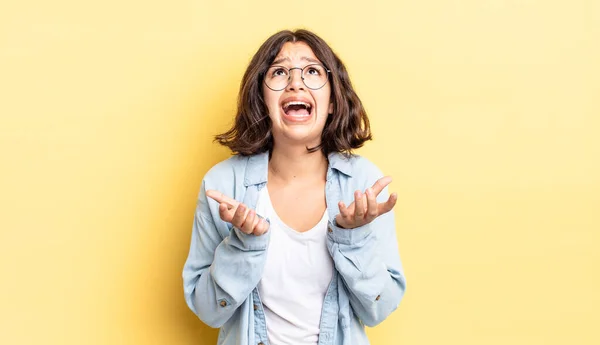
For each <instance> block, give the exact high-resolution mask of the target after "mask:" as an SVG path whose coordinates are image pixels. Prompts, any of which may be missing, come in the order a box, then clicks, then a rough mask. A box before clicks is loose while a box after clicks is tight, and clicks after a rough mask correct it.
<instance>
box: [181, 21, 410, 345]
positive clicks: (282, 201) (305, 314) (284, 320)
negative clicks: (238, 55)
mask: <svg viewBox="0 0 600 345" xmlns="http://www.w3.org/2000/svg"><path fill="white" fill-rule="evenodd" d="M216 139H217V141H218V142H219V143H221V144H223V145H226V146H227V147H229V148H230V149H231V151H232V152H233V153H234V156H232V157H231V158H229V159H227V160H225V161H223V162H220V163H219V164H217V165H215V166H214V167H213V168H212V169H210V171H209V172H208V173H207V174H206V176H205V177H204V180H203V181H202V187H201V190H200V194H199V197H198V204H197V208H196V213H195V219H194V225H193V232H192V240H191V246H190V252H189V256H188V259H187V261H186V263H185V266H184V269H183V281H184V293H185V299H186V301H187V304H188V306H189V307H190V309H191V310H192V311H193V312H194V313H195V314H196V315H198V317H199V318H200V319H201V320H202V321H203V322H204V323H206V324H207V325H209V326H211V327H220V332H219V338H218V344H219V345H221V344H227V345H234V344H236V345H237V344H243V345H266V344H270V345H283V344H293V345H303V344H311V345H316V344H320V345H328V344H345V345H349V344H352V345H362V344H369V341H368V339H367V336H366V333H365V330H364V326H365V325H366V326H374V325H376V324H378V323H380V322H381V321H383V320H384V319H385V318H386V317H387V316H388V315H389V314H390V313H391V312H392V311H394V310H395V309H396V308H397V307H398V304H399V303H400V300H401V299H402V296H403V295H404V291H405V288H406V281H405V278H404V273H403V269H402V264H401V262H400V256H399V253H398V247H397V241H396V230H395V225H394V214H393V211H392V208H393V207H394V205H395V203H396V199H397V197H396V194H392V195H391V196H390V197H389V198H388V193H387V188H386V186H387V185H388V184H389V183H390V182H391V178H390V177H383V175H382V173H381V172H380V171H379V169H378V168H377V167H376V166H375V165H373V164H372V163H371V162H369V161H368V160H367V159H365V158H363V157H360V156H358V155H354V154H352V153H351V150H353V149H356V148H358V147H361V146H362V145H363V143H364V142H365V141H367V140H370V139H371V134H370V128H369V121H368V119H367V115H366V113H365V110H364V109H363V106H362V104H361V102H360V99H359V98H358V96H357V95H356V93H355V92H354V90H353V88H352V85H351V83H350V79H349V77H348V73H347V71H346V68H345V67H344V65H343V63H342V61H341V60H340V59H339V58H338V57H337V56H336V55H335V54H334V52H333V51H332V50H331V48H330V47H329V46H328V45H327V44H326V43H325V42H324V41H323V40H322V39H321V38H319V37H318V36H317V35H315V34H314V33H312V32H310V31H307V30H297V31H294V32H292V31H281V32H278V33H276V34H275V35H273V36H271V37H270V38H269V39H267V40H266V41H265V42H264V43H263V44H262V46H261V47H260V49H259V50H258V52H257V53H256V54H255V55H254V57H253V58H252V61H251V62H250V65H249V66H248V69H247V70H246V73H245V74H244V77H243V80H242V84H241V88H240V93H239V101H238V111H237V115H236V118H235V123H234V125H233V128H231V129H230V130H229V131H228V132H226V133H224V134H221V135H218V136H217V137H216Z"/></svg>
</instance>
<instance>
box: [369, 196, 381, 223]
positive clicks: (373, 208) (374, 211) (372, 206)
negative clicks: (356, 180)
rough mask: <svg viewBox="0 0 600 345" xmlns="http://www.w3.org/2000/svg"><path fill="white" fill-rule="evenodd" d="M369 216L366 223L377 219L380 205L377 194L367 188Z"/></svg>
mask: <svg viewBox="0 0 600 345" xmlns="http://www.w3.org/2000/svg"><path fill="white" fill-rule="evenodd" d="M366 194H367V216H366V221H367V222H370V221H372V220H373V219H375V218H376V217H377V215H378V214H379V213H378V207H377V206H378V205H377V198H376V196H375V193H373V189H371V188H367V192H366Z"/></svg>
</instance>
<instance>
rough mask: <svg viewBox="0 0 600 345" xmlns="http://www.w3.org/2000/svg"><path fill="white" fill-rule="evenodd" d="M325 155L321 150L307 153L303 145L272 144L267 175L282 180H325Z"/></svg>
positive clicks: (286, 181)
mask: <svg viewBox="0 0 600 345" xmlns="http://www.w3.org/2000/svg"><path fill="white" fill-rule="evenodd" d="M327 165H328V161H327V157H325V155H324V154H323V152H322V151H321V150H319V151H316V152H312V153H309V152H308V151H307V150H306V147H304V146H292V147H285V148H280V147H278V146H277V145H275V146H274V148H273V151H272V153H271V158H270V160H269V177H274V178H276V179H278V180H281V181H282V182H285V183H288V182H298V181H308V180H314V179H315V178H318V179H322V180H323V181H325V178H326V176H327Z"/></svg>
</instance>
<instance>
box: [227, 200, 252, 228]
mask: <svg viewBox="0 0 600 345" xmlns="http://www.w3.org/2000/svg"><path fill="white" fill-rule="evenodd" d="M247 211H248V208H247V207H246V205H244V204H240V206H238V208H237V210H236V211H235V214H234V215H233V219H232V220H231V224H233V226H235V227H237V228H238V229H240V230H242V226H243V225H244V220H245V219H246V213H247ZM242 231H243V230H242Z"/></svg>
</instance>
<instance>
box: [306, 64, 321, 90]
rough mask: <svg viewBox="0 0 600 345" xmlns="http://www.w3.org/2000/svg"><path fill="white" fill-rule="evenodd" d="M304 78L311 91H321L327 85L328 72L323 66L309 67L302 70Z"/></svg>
mask: <svg viewBox="0 0 600 345" xmlns="http://www.w3.org/2000/svg"><path fill="white" fill-rule="evenodd" d="M302 76H303V77H304V84H306V86H307V87H308V88H309V89H319V88H321V87H323V85H325V83H327V70H326V69H325V67H323V66H322V65H316V64H315V65H307V66H306V67H304V69H303V70H302Z"/></svg>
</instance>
